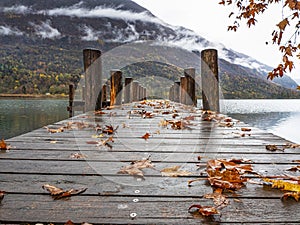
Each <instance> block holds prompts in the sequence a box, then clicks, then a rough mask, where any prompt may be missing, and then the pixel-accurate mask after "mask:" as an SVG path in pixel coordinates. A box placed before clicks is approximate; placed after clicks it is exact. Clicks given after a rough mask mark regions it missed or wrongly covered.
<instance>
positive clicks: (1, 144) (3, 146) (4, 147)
mask: <svg viewBox="0 0 300 225" xmlns="http://www.w3.org/2000/svg"><path fill="white" fill-rule="evenodd" d="M9 149H10V146H9V145H8V144H7V143H6V142H5V141H4V139H2V140H1V141H0V150H9Z"/></svg>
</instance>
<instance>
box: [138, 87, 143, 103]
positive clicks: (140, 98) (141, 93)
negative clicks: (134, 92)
mask: <svg viewBox="0 0 300 225" xmlns="http://www.w3.org/2000/svg"><path fill="white" fill-rule="evenodd" d="M143 94H144V90H143V86H141V85H140V86H139V101H142V100H143Z"/></svg>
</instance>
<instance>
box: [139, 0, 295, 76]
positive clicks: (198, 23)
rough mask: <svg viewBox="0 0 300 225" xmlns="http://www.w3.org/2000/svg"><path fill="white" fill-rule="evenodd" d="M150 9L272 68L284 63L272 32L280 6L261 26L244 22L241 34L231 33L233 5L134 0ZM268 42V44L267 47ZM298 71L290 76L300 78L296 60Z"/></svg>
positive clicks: (212, 1)
mask: <svg viewBox="0 0 300 225" xmlns="http://www.w3.org/2000/svg"><path fill="white" fill-rule="evenodd" d="M133 1H134V2H136V3H138V4H139V5H141V6H143V7H145V8H146V9H148V10H150V11H151V12H152V13H153V14H154V15H155V16H157V17H159V18H160V19H162V20H163V21H164V22H166V23H169V24H171V25H175V26H184V27H186V28H189V29H191V30H193V31H195V32H196V33H198V34H199V35H201V36H202V37H204V38H206V39H208V40H209V41H213V42H219V43H222V44H224V45H225V46H226V47H227V48H231V49H233V50H235V51H237V52H241V53H244V54H246V55H249V56H251V57H253V58H255V59H257V60H258V61H260V62H262V63H265V64H267V65H269V66H271V67H276V66H277V65H278V64H279V63H280V62H281V61H280V60H281V57H282V56H281V54H280V52H279V51H278V46H277V45H273V44H272V36H271V34H272V32H273V30H275V28H276V24H277V23H278V22H279V21H280V20H281V18H282V10H281V7H278V6H280V5H277V7H276V6H272V7H270V8H269V9H268V10H266V11H265V13H264V14H262V15H260V16H259V17H257V20H258V22H257V24H256V25H255V26H254V27H252V28H250V29H249V28H248V27H247V26H246V25H244V24H242V23H241V27H240V28H239V29H238V31H237V32H233V31H227V27H228V26H229V25H232V20H231V19H230V18H229V17H228V15H229V14H230V12H231V11H232V10H233V8H232V7H231V6H229V7H228V6H227V7H224V6H223V5H219V4H218V3H219V0H133ZM266 42H268V44H266ZM294 63H295V66H296V68H295V69H294V70H293V71H292V73H291V74H289V75H290V76H291V77H292V78H294V79H297V80H298V79H300V61H299V60H294Z"/></svg>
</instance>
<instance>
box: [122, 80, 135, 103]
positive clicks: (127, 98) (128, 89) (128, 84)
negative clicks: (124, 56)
mask: <svg viewBox="0 0 300 225" xmlns="http://www.w3.org/2000/svg"><path fill="white" fill-rule="evenodd" d="M132 82H133V78H131V77H126V78H125V91H124V103H130V102H131V101H132Z"/></svg>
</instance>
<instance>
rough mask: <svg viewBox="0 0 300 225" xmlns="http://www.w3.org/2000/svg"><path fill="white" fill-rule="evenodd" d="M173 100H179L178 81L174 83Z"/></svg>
mask: <svg viewBox="0 0 300 225" xmlns="http://www.w3.org/2000/svg"><path fill="white" fill-rule="evenodd" d="M174 102H180V81H176V82H175V83H174Z"/></svg>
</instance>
